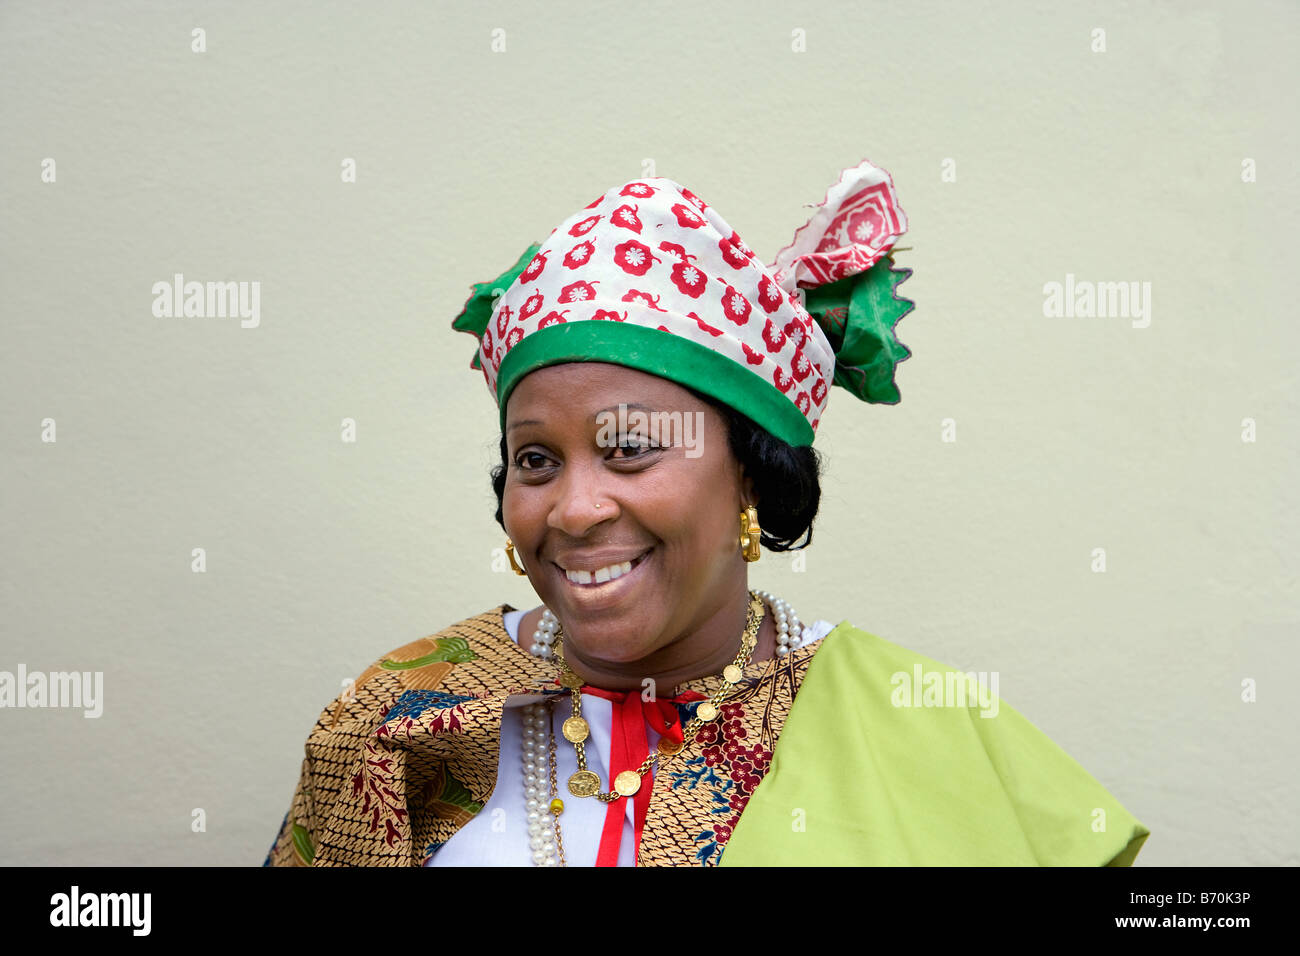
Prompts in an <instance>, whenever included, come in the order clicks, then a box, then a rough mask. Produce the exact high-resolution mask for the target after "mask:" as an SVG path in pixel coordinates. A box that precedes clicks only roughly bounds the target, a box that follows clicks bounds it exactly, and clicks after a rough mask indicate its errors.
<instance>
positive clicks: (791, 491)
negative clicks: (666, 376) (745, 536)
mask: <svg viewBox="0 0 1300 956" xmlns="http://www.w3.org/2000/svg"><path fill="white" fill-rule="evenodd" d="M683 387H684V388H685V386H683ZM686 390H687V391H688V392H690V393H691V394H692V395H694V396H695V397H696V398H698V399H700V400H701V401H703V402H706V403H708V404H709V405H711V406H713V407H714V408H715V409H717V411H718V414H720V415H721V416H722V419H723V421H725V422H726V424H727V442H728V444H729V445H730V446H731V453H732V455H734V456H735V457H736V460H737V461H739V462H740V463H741V465H743V466H744V469H745V474H746V475H747V476H749V477H750V478H752V479H753V482H754V495H755V496H756V497H757V498H758V502H757V503H756V505H755V508H756V510H757V511H758V524H759V527H760V528H762V529H763V530H762V534H761V535H760V536H759V543H760V544H762V546H763V547H764V548H767V549H768V550H769V551H796V550H798V549H800V548H806V547H808V545H810V544H812V526H813V519H815V518H816V517H817V508H818V505H819V504H820V503H821V496H822V489H821V480H820V479H821V473H822V468H823V461H822V457H821V455H820V453H819V452H818V451H817V450H816V449H814V448H813V447H812V446H811V445H806V446H803V447H796V446H794V445H791V444H789V443H788V442H785V441H782V440H781V439H780V438H777V437H776V436H775V435H773V434H772V433H771V432H769V431H768V430H767V429H765V428H762V427H760V426H759V425H757V424H755V422H754V420H753V419H751V418H750V417H749V416H747V415H745V414H744V413H742V412H739V411H737V410H736V409H734V408H732V407H731V406H730V405H724V404H722V403H721V402H719V401H717V400H716V399H714V398H712V397H710V396H708V395H702V394H700V393H699V392H697V391H695V390H694V389H693V388H687V389H686ZM509 464H510V462H509V448H508V446H507V444H506V436H505V433H504V432H503V433H502V435H501V464H500V465H498V466H496V467H495V468H493V469H492V490H493V491H494V492H496V496H497V512H496V519H497V524H499V525H501V528H502V530H504V529H505V518H504V516H503V514H502V499H503V498H504V496H505V490H506V471H507V469H508V468H509ZM737 534H739V528H737ZM800 538H802V539H803V540H800Z"/></svg>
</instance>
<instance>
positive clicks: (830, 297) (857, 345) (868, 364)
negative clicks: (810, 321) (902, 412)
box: [804, 256, 916, 405]
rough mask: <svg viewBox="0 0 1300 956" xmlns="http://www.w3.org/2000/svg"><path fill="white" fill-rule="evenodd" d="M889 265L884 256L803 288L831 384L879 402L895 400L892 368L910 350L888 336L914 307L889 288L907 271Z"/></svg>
mask: <svg viewBox="0 0 1300 956" xmlns="http://www.w3.org/2000/svg"><path fill="white" fill-rule="evenodd" d="M893 265H894V260H893V257H892V256H885V257H884V258H882V259H881V260H880V261H879V262H877V263H876V264H875V265H873V266H872V267H871V268H870V269H867V270H866V271H865V272H859V273H857V274H856V275H851V276H848V277H847V278H844V279H840V280H838V281H836V282H832V283H829V284H827V285H821V286H816V287H815V288H812V289H807V290H805V292H804V307H805V308H806V309H807V310H808V313H809V314H810V315H811V316H812V317H813V318H814V319H816V320H817V324H818V325H820V326H821V328H822V331H823V332H825V333H826V338H827V339H829V340H830V343H831V348H832V350H834V352H835V378H834V380H833V384H835V385H840V386H842V387H843V388H845V389H847V390H848V391H850V392H852V393H853V394H854V395H856V396H857V397H858V398H860V399H862V400H863V401H864V402H872V403H874V404H879V405H895V404H897V403H898V402H899V401H900V400H901V398H902V397H901V396H900V395H899V393H898V386H897V385H895V384H894V369H895V368H896V367H897V366H898V363H899V362H901V361H903V360H904V359H905V358H907V357H908V356H910V355H911V354H912V353H911V352H910V351H909V350H908V348H907V346H905V345H904V344H903V343H902V342H900V341H898V339H897V338H896V337H895V335H894V326H895V325H897V324H898V320H899V319H901V318H902V317H903V316H905V315H907V313H909V312H911V311H912V309H913V308H915V307H916V303H914V302H912V301H911V300H910V299H902V298H899V296H898V294H897V293H896V291H895V290H896V289H897V287H898V285H899V284H900V283H902V282H904V281H906V280H907V279H908V277H909V276H911V274H912V270H911V269H894V268H893Z"/></svg>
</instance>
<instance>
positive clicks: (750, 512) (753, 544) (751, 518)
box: [740, 505, 763, 561]
mask: <svg viewBox="0 0 1300 956" xmlns="http://www.w3.org/2000/svg"><path fill="white" fill-rule="evenodd" d="M762 532H763V529H762V528H760V527H759V526H758V509H756V508H755V507H754V506H753V505H747V506H746V507H745V510H744V511H742V512H741V513H740V554H741V556H742V557H743V558H744V559H745V560H746V561H757V560H758V559H759V558H760V557H761V556H762V554H763V552H762V551H760V550H759V546H758V542H759V536H760V535H761V534H762Z"/></svg>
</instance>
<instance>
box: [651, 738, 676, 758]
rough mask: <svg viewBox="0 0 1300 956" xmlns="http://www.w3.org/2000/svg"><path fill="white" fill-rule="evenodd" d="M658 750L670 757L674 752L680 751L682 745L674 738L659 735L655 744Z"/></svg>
mask: <svg viewBox="0 0 1300 956" xmlns="http://www.w3.org/2000/svg"><path fill="white" fill-rule="evenodd" d="M656 746H657V747H658V748H659V752H660V753H661V754H663V755H664V756H665V757H671V756H672V755H673V754H675V753H681V749H682V745H681V744H679V743H678V742H677V741H675V740H669V739H668V738H667V737H660V738H659V743H658V744H657V745H656Z"/></svg>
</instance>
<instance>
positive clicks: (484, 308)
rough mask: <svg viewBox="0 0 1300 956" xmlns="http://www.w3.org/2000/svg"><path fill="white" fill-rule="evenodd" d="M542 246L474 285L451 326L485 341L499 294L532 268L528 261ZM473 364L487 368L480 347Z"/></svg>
mask: <svg viewBox="0 0 1300 956" xmlns="http://www.w3.org/2000/svg"><path fill="white" fill-rule="evenodd" d="M540 248H542V244H541V243H540V242H534V243H533V244H532V245H531V246H529V247H528V248H527V249H526V250H525V251H524V254H523V255H522V256H520V257H519V261H518V262H516V263H515V264H514V265H513V266H511V267H510V268H509V269H508V270H506V271H505V272H503V273H501V275H499V276H497V277H496V278H495V279H490V280H488V281H487V282H476V283H474V284H473V285H472V286H470V288H471V289H473V290H474V291H473V292H471V293H470V296H469V298H468V299H466V300H465V307H464V308H463V309H462V310H461V313H460V315H458V316H456V318H455V319H454V320H452V323H451V327H452V328H453V329H455V330H456V331H458V332H469V333H470V334H472V335H473V336H474V338H475V339H476V340H478V341H481V340H482V338H483V333H484V332H486V331H487V327H488V322H490V321H491V319H492V310H493V308H495V306H496V304H497V294H499V293H503V292H505V291H506V290H507V289H509V288H510V287H511V286H512V285H514V284H515V280H516V279H518V278H519V273H521V272H523V271H524V270H525V269H527V268H528V263H530V262H532V261H533V256H535V255H537V250H538V249H540ZM469 367H470V368H475V369H481V368H482V367H483V366H482V364H481V363H480V362H479V360H478V349H477V348H475V349H474V359H473V361H471V362H470V363H469Z"/></svg>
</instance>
